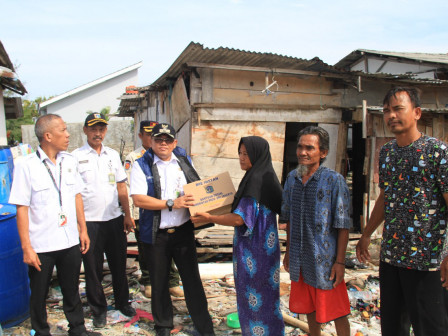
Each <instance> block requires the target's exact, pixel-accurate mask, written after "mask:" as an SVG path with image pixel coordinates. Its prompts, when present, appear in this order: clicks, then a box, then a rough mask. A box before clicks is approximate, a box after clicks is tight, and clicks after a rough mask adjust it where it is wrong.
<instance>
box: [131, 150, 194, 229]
mask: <svg viewBox="0 0 448 336" xmlns="http://www.w3.org/2000/svg"><path fill="white" fill-rule="evenodd" d="M177 161H178V159H177V157H176V155H174V154H171V160H169V161H162V160H161V159H160V158H159V157H158V156H157V155H154V164H156V165H157V170H158V172H159V176H160V187H161V197H162V199H163V200H168V199H173V200H174V199H176V198H177V197H179V196H181V195H183V194H184V192H183V186H184V185H185V184H187V180H186V178H185V174H184V173H183V171H182V169H181V168H180V166H179V164H178V162H177ZM130 193H131V195H147V194H148V182H147V181H146V176H145V173H143V170H142V169H141V167H140V165H139V163H138V161H137V162H134V166H133V167H132V172H131V191H130ZM160 215H161V216H160V226H159V227H160V228H161V229H167V228H170V227H176V226H180V225H182V224H184V223H185V222H187V221H188V220H189V219H190V215H189V212H188V209H186V208H183V209H172V211H169V210H168V209H162V210H161V212H160Z"/></svg>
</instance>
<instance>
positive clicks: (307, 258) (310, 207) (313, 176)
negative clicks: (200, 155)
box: [282, 126, 350, 336]
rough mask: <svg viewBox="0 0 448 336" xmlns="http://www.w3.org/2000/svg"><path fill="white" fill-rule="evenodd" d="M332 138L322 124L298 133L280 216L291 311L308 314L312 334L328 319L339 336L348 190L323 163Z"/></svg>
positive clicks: (342, 335)
mask: <svg viewBox="0 0 448 336" xmlns="http://www.w3.org/2000/svg"><path fill="white" fill-rule="evenodd" d="M329 142H330V140H329V135H328V132H327V131H325V130H324V129H323V128H321V127H315V126H310V127H306V128H305V129H303V130H302V131H300V132H299V135H298V143H297V159H298V161H299V166H298V168H297V169H296V170H294V171H292V172H290V173H289V175H288V177H287V179H286V183H285V187H284V191H283V203H282V217H283V218H286V219H287V227H288V228H287V231H286V232H287V244H286V254H285V258H284V260H283V265H284V267H285V269H286V270H287V271H288V272H290V277H291V295H290V300H289V309H290V310H291V311H293V312H296V313H299V314H307V320H308V324H309V328H310V334H311V336H318V335H320V334H321V324H322V323H327V322H330V321H334V322H335V326H336V332H337V334H338V336H349V335H350V325H349V322H348V318H347V315H348V314H350V303H349V300H348V295H347V288H346V287H345V282H344V273H345V263H344V262H345V250H346V248H347V243H348V237H349V228H350V218H349V204H350V202H349V191H348V187H347V184H346V183H345V180H344V178H343V177H342V176H341V175H340V174H338V173H337V172H335V171H334V170H331V169H329V168H326V167H324V166H322V165H321V164H322V162H323V161H324V160H325V158H326V156H327V154H328V149H329Z"/></svg>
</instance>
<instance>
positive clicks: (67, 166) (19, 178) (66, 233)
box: [9, 147, 84, 253]
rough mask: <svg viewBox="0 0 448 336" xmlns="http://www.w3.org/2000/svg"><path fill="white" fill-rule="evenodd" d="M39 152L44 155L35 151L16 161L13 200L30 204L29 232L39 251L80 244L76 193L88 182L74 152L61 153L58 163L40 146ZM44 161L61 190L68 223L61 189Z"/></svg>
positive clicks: (17, 202)
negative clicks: (61, 220)
mask: <svg viewBox="0 0 448 336" xmlns="http://www.w3.org/2000/svg"><path fill="white" fill-rule="evenodd" d="M38 152H39V155H40V158H39V157H38V156H37V155H36V154H35V153H33V154H31V155H28V156H26V157H25V158H23V160H21V161H19V162H18V163H16V166H15V168H14V182H13V184H12V187H11V194H10V197H9V203H11V204H15V205H24V206H27V207H29V208H28V224H29V236H30V241H31V246H32V248H33V249H34V251H35V252H36V253H44V252H51V251H58V250H63V249H67V248H70V247H72V246H75V245H77V244H79V232H78V222H77V217H76V203H75V197H76V195H77V194H79V193H80V192H81V191H82V189H83V187H84V184H83V182H82V179H81V176H80V175H79V173H78V171H77V169H76V167H77V162H76V159H75V158H74V157H73V156H72V155H71V154H69V153H67V152H60V153H58V155H57V156H56V164H54V163H53V162H52V161H51V160H50V159H49V158H48V156H47V155H46V154H45V152H44V151H43V150H42V149H41V148H40V147H39V148H38ZM43 161H45V162H46V163H47V165H48V168H49V169H50V171H51V173H52V174H53V177H54V180H55V182H56V185H57V188H58V189H60V191H61V198H62V209H63V212H64V213H65V215H66V218H67V223H66V224H65V225H64V226H60V225H59V214H60V213H61V205H60V200H59V192H58V189H57V188H56V186H55V184H54V183H53V180H52V178H51V176H50V174H49V172H48V170H47V168H46V167H45V165H44V163H43ZM61 174H62V175H61Z"/></svg>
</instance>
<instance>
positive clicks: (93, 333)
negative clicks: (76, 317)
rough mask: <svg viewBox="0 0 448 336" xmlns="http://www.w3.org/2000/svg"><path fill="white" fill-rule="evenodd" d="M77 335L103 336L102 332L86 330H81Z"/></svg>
mask: <svg viewBox="0 0 448 336" xmlns="http://www.w3.org/2000/svg"><path fill="white" fill-rule="evenodd" d="M79 336H103V334H102V333H99V332H97V331H86V332H83V333H82V334H81V335H79Z"/></svg>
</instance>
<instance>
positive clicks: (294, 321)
mask: <svg viewBox="0 0 448 336" xmlns="http://www.w3.org/2000/svg"><path fill="white" fill-rule="evenodd" d="M355 243H356V242H354V243H352V242H351V243H350V246H349V250H348V252H347V258H346V265H347V268H346V277H345V280H346V282H347V288H348V293H349V298H350V303H351V307H352V311H351V315H350V316H349V321H350V325H351V329H352V332H351V334H352V335H355V334H356V336H361V335H365V336H367V335H370V336H375V335H381V333H380V326H379V302H378V296H379V286H378V267H377V266H376V265H374V264H369V265H367V266H365V265H360V264H359V263H357V262H356V260H355V259H354V255H353V249H354V244H355ZM230 258H231V257H230V256H227V257H226V256H224V257H223V258H221V260H215V261H213V262H208V263H200V272H201V277H202V279H203V285H204V289H205V292H206V295H207V298H208V304H209V312H210V314H211V316H212V319H213V323H214V326H215V332H216V335H217V336H220V335H238V334H241V330H240V329H233V328H231V327H229V326H228V325H227V320H226V318H227V316H228V315H229V314H231V313H234V312H236V311H237V307H236V294H235V287H234V279H233V275H232V263H231V261H230V260H229V259H230ZM374 263H375V262H374ZM107 273H108V271H107V265H106V267H105V277H104V280H103V286H104V290H105V293H106V295H107V297H108V303H109V304H110V306H109V308H110V309H111V310H110V311H109V312H108V317H107V319H108V323H107V326H106V327H105V328H102V329H96V330H95V331H99V332H101V333H102V334H103V335H105V336H118V335H124V334H140V335H147V336H150V335H155V332H154V330H153V326H154V324H153V322H152V321H151V320H150V319H148V316H147V315H146V317H145V316H142V317H140V318H139V320H137V321H132V322H131V323H129V322H130V321H129V318H127V317H126V316H124V315H122V314H120V313H119V312H118V311H116V310H113V293H112V288H111V279H110V274H107ZM140 274H141V273H140V270H139V268H138V262H136V261H135V259H129V260H128V276H129V285H130V291H131V298H132V306H133V307H134V308H136V309H137V310H138V312H139V313H140V314H141V315H145V313H151V304H150V303H151V301H150V299H147V298H146V297H144V296H143V294H142V292H141V289H142V287H141V286H140V283H139V282H138V281H139V277H140ZM280 279H281V305H282V311H283V313H284V316H285V325H286V335H291V336H297V335H306V331H307V330H306V317H305V316H302V315H299V316H298V315H297V314H293V313H291V312H290V311H289V309H288V306H289V304H288V302H289V287H290V281H289V274H288V273H286V272H285V271H284V270H283V269H282V272H281V277H280ZM84 288H85V282H84V281H83V279H81V283H80V292H81V297H82V300H83V302H84V311H85V317H86V327H87V329H89V330H94V329H93V325H92V318H91V315H90V309H89V307H88V305H87V302H86V298H85V290H84ZM61 299H62V297H61V295H60V291H59V289H58V287H57V284H56V283H54V284H52V288H51V290H50V293H49V298H48V304H47V310H48V320H49V323H50V325H51V331H52V335H55V336H56V335H61V336H62V335H67V321H66V320H65V317H64V314H63V312H62V308H61V305H62V302H61ZM172 299H173V306H174V325H175V329H174V330H173V331H172V335H173V336H190V335H197V333H196V332H195V330H194V327H193V325H192V322H191V319H190V316H189V315H188V311H187V308H186V305H185V300H184V299H183V298H175V297H172ZM299 326H300V327H299ZM30 329H31V328H30V320H29V319H27V320H25V321H24V322H23V323H21V324H19V325H17V326H15V327H12V328H9V329H4V330H3V333H4V334H5V335H8V336H9V335H21V336H27V335H30ZM322 329H323V335H336V332H335V328H334V324H333V323H328V324H326V325H323V328H322ZM274 336H275V335H274Z"/></svg>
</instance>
